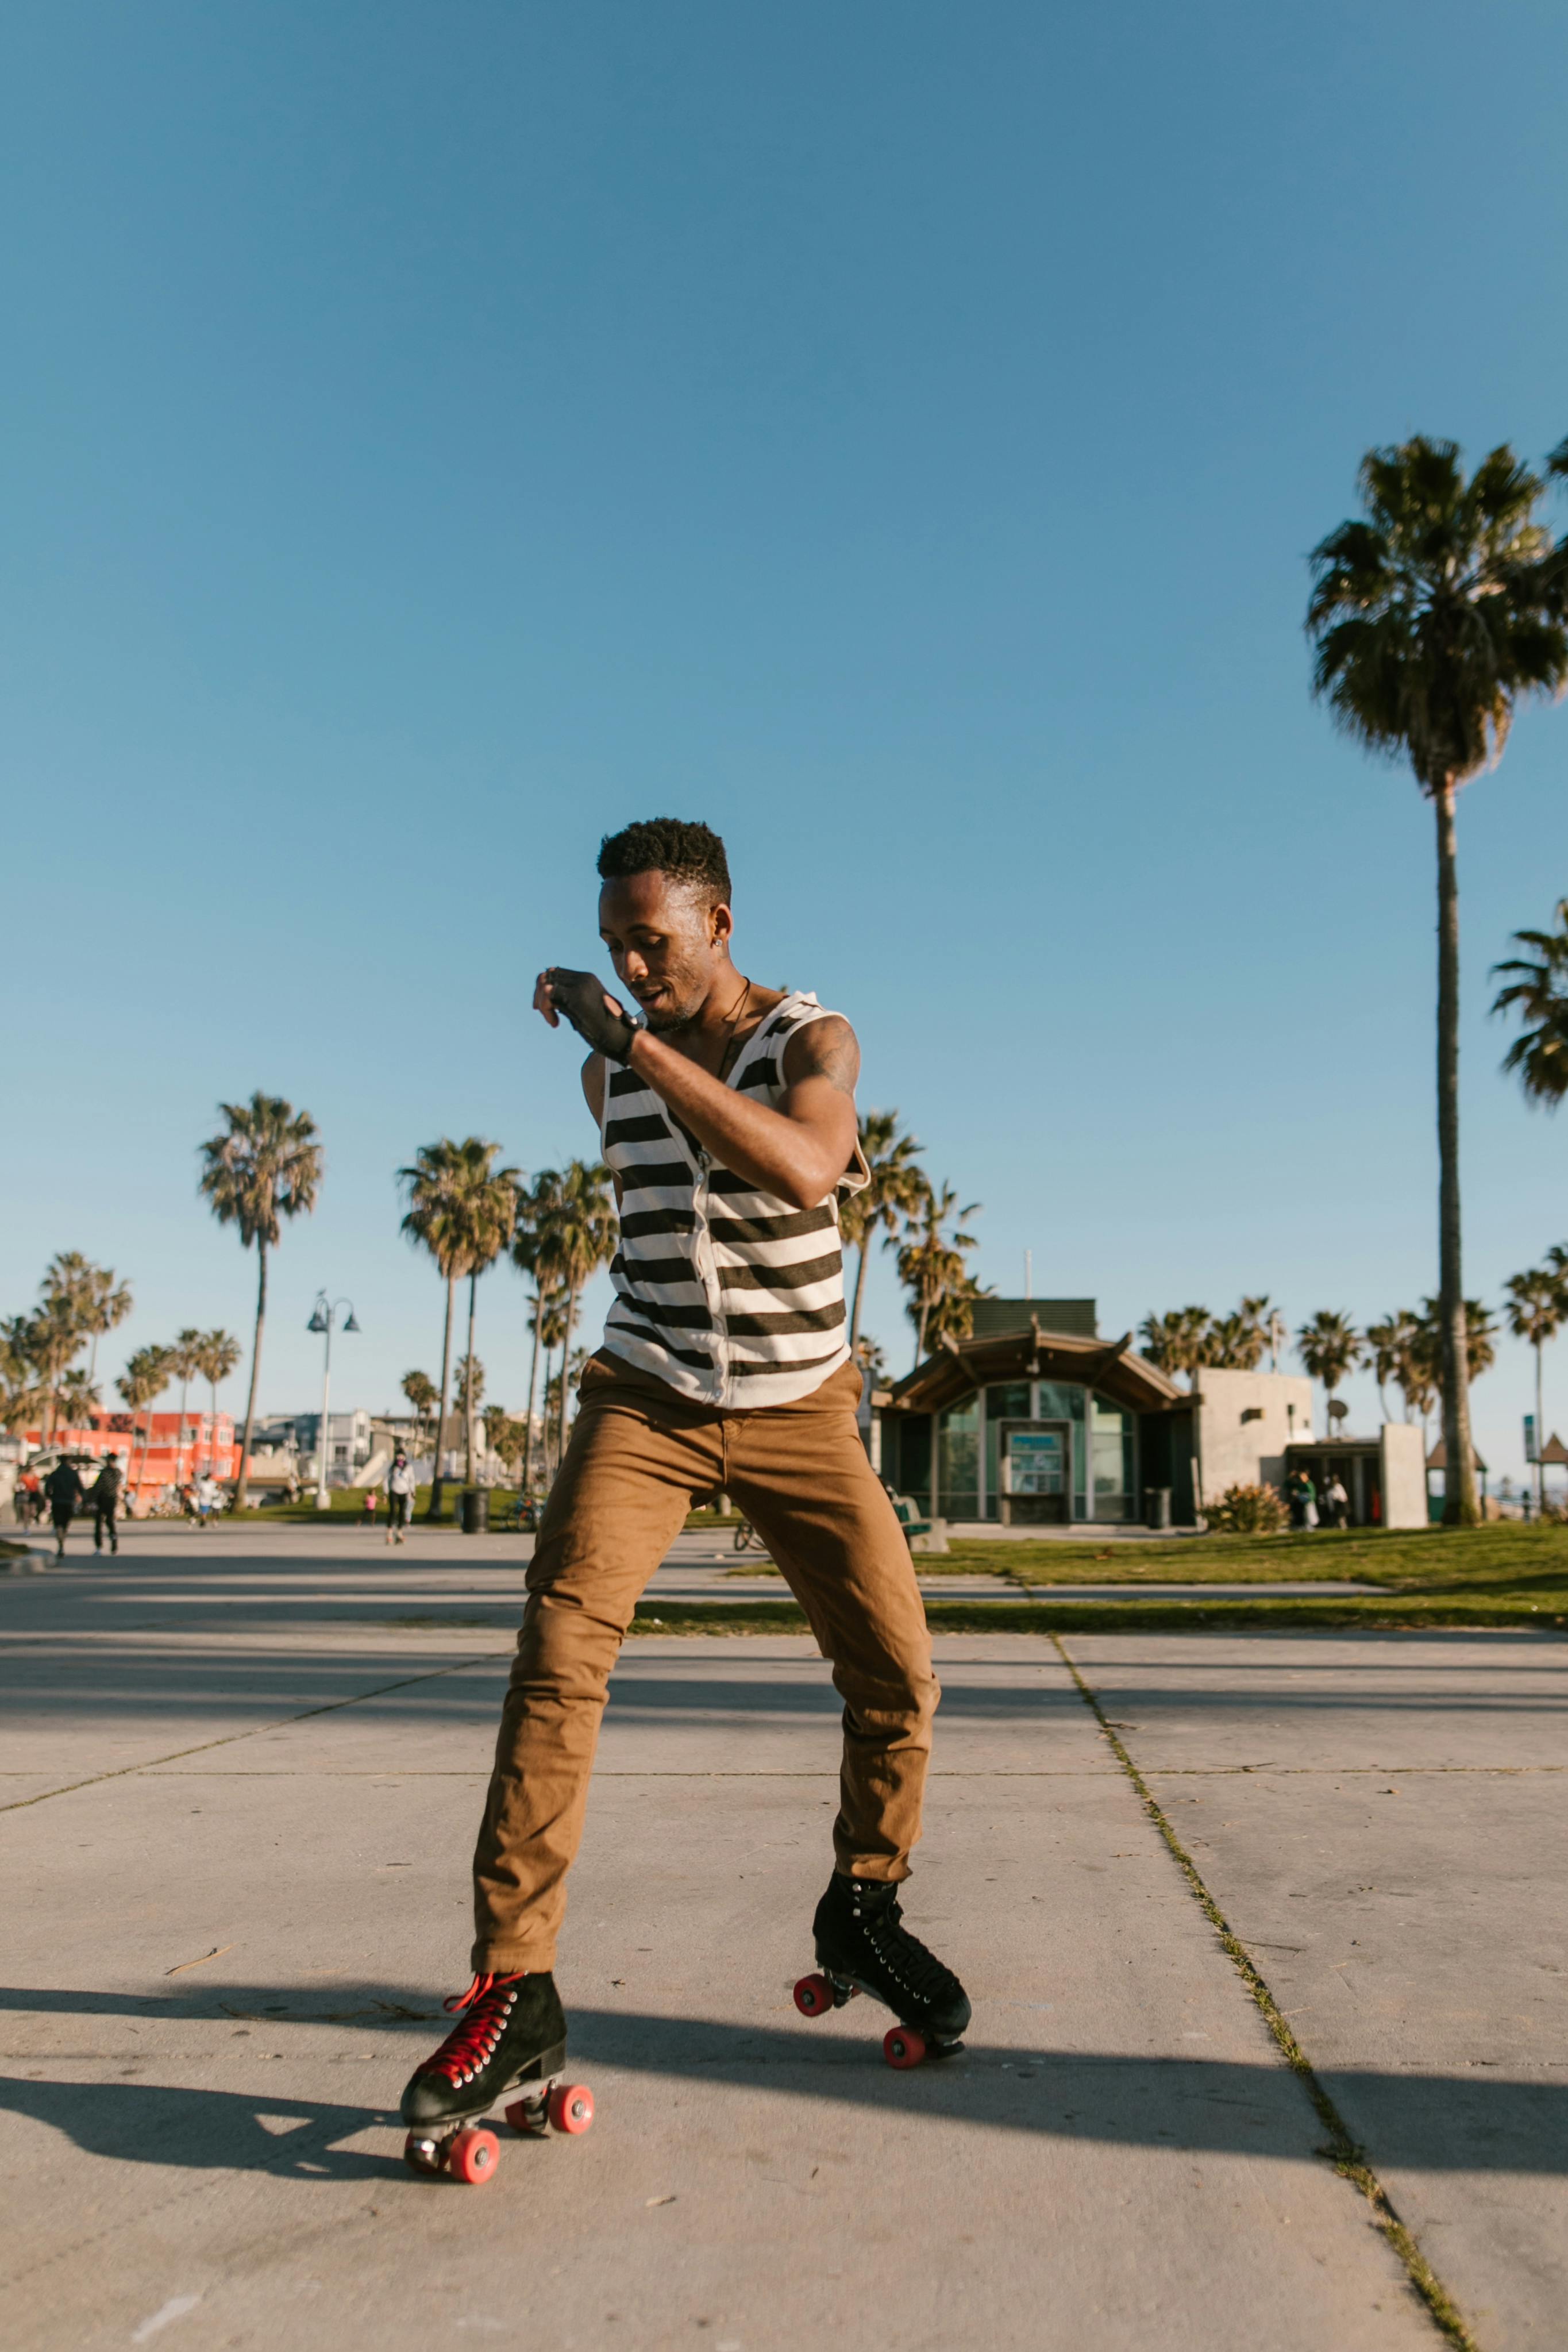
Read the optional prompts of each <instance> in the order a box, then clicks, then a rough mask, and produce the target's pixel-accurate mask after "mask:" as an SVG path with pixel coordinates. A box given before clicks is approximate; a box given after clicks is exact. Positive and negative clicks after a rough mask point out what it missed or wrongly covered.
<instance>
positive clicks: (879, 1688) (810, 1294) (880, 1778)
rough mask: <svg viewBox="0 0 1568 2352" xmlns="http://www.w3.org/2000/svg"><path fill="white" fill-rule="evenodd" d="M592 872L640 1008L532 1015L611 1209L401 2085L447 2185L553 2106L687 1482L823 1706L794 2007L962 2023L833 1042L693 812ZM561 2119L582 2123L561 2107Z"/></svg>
mask: <svg viewBox="0 0 1568 2352" xmlns="http://www.w3.org/2000/svg"><path fill="white" fill-rule="evenodd" d="M599 872H600V875H601V878H602V883H603V887H602V889H601V893H600V901H599V920H600V936H601V940H603V942H604V945H605V948H606V949H607V950H608V952H609V956H610V961H611V962H612V966H613V968H614V971H615V974H616V977H617V980H618V981H619V982H620V983H621V985H622V988H623V989H624V990H625V991H626V992H627V994H628V995H629V996H630V997H632V998H633V999H634V1000H635V1002H636V1005H637V1007H638V1013H637V1015H635V1016H634V1015H632V1014H631V1013H628V1012H627V1011H626V1009H625V1007H624V1006H623V1005H622V1003H619V1002H618V1001H617V1000H616V999H615V998H614V997H612V996H611V995H609V994H608V993H607V992H606V991H605V989H604V988H603V987H602V986H601V983H600V982H599V981H598V980H596V979H595V978H594V977H593V976H592V974H591V973H589V972H582V971H569V970H566V969H564V968H561V967H552V968H551V969H550V970H549V971H545V972H543V973H541V974H540V976H539V981H538V987H537V988H536V990H535V994H534V1003H535V1006H536V1008H537V1010H538V1012H540V1013H543V1015H544V1017H545V1019H546V1020H547V1021H548V1022H549V1024H550V1026H551V1027H552V1028H556V1027H559V1024H560V1022H561V1021H562V1019H564V1020H566V1021H567V1022H569V1023H570V1025H571V1026H572V1027H573V1028H574V1029H575V1030H576V1031H577V1032H578V1034H579V1035H580V1036H581V1037H582V1039H583V1040H584V1042H585V1043H586V1044H587V1045H588V1046H589V1047H590V1049H591V1050H590V1054H589V1058H588V1060H587V1062H586V1063H585V1065H584V1066H583V1072H582V1086H583V1093H584V1095H585V1096H586V1097H587V1100H588V1105H589V1108H590V1109H591V1111H592V1113H593V1115H594V1118H595V1119H596V1121H597V1122H598V1125H599V1128H600V1131H601V1142H602V1150H603V1155H604V1159H605V1160H606V1162H607V1163H608V1165H609V1167H610V1169H611V1171H612V1174H613V1177H614V1181H615V1192H616V1199H617V1202H618V1204H619V1207H620V1212H621V1244H622V1245H621V1248H620V1250H619V1252H618V1253H617V1255H616V1257H615V1261H614V1264H613V1265H612V1268H611V1277H612V1282H613V1284H614V1288H615V1299H614V1303H613V1305H612V1307H611V1310H610V1314H609V1317H608V1318H607V1321H606V1324H605V1331H604V1341H603V1345H602V1347H601V1349H600V1350H599V1352H598V1353H597V1354H596V1355H595V1356H593V1357H591V1359H590V1360H589V1362H588V1364H587V1366H586V1368H585V1370H584V1372H583V1375H582V1381H581V1386H580V1404H579V1412H578V1417H577V1421H576V1423H575V1426H574V1428H573V1430H572V1434H571V1440H570V1444H569V1446H568V1448H567V1452H566V1457H565V1460H564V1461H563V1462H562V1464H561V1466H560V1470H559V1474H558V1475H557V1477H556V1480H555V1484H554V1486H552V1487H551V1489H550V1493H549V1501H548V1503H547V1504H546V1507H545V1510H544V1514H543V1517H542V1519H541V1522H540V1526H539V1533H538V1543H537V1545H536V1548H535V1551H534V1557H533V1559H532V1562H531V1563H530V1565H529V1568H528V1578H527V1583H528V1605H527V1608H526V1610H525V1612H524V1617H523V1625H522V1631H521V1633H519V1635H518V1639H517V1659H516V1662H515V1664H514V1665H513V1668H512V1674H511V1679H510V1684H509V1687H508V1689H507V1698H506V1702H505V1705H504V1707H503V1710H502V1717H501V1729H500V1736H499V1738H498V1740H497V1750H496V1765H495V1770H494V1772H493V1774H492V1776H491V1780H490V1789H489V1794H488V1797H487V1799H486V1807H485V1813H484V1819H483V1821H482V1822H481V1825H480V1831H479V1839H478V1844H477V1847H476V1853H475V1857H474V1904H475V1926H476V1936H475V1943H474V1948H473V1955H472V1958H473V1968H474V1971H475V1974H474V1980H473V1983H472V1984H471V1985H470V1987H469V1989H468V1990H467V1992H466V1993H465V1994H463V1995H461V1996H459V1997H458V1998H457V1999H455V2000H454V2001H453V2002H451V2003H449V2004H448V2005H449V2007H451V2008H453V2009H455V2010H456V2011H460V2012H461V2017H462V2021H461V2022H460V2023H459V2025H458V2026H457V2027H456V2028H455V2031H454V2032H452V2033H451V2034H450V2035H449V2036H448V2037H447V2039H446V2041H445V2042H443V2043H442V2045H441V2047H440V2049H438V2050H437V2051H435V2052H434V2053H433V2054H432V2056H431V2057H430V2058H428V2059H427V2060H426V2061H425V2062H424V2063H423V2065H422V2066H420V2067H419V2068H418V2069H417V2070H416V2072H415V2074H414V2075H413V2079H412V2081H411V2082H410V2083H409V2085H408V2088H407V2089H406V2091H405V2092H404V2094H403V2101H402V2112H403V2118H404V2121H405V2122H406V2123H407V2124H409V2125H410V2126H411V2127H412V2128H411V2136H410V2158H411V2161H413V2162H415V2163H416V2164H422V2165H424V2166H426V2167H429V2166H433V2165H436V2164H439V2163H440V2162H442V2161H444V2160H445V2161H448V2162H450V2163H451V2165H452V2168H454V2169H455V2170H458V2171H460V2172H463V2173H464V2177H465V2178H482V2177H483V2173H484V2169H485V2168H486V2167H487V2165H488V2164H489V2163H490V2162H493V2160H494V2147H495V2143H494V2140H493V2138H492V2137H491V2136H490V2135H489V2134H487V2133H482V2132H481V2133H475V2132H472V2131H468V2132H459V2133H458V2134H457V2136H456V2137H455V2138H453V2137H451V2135H452V2134H453V2131H454V2127H455V2126H456V2125H458V2124H461V2123H463V2122H464V2121H465V2120H467V2119H470V2118H473V2117H476V2116H483V2115H485V2114H486V2113H487V2112H488V2111H489V2109H490V2108H491V2107H492V2106H493V2105H495V2104H496V2103H497V2100H499V2099H500V2098H501V2097H502V2096H503V2095H505V2094H506V2093H507V2091H509V2090H510V2089H511V2088H512V2087H513V2086H514V2085H515V2084H525V2085H527V2084H534V2085H535V2086H536V2088H535V2090H534V2091H533V2092H532V2093H531V2094H529V2095H528V2096H527V2097H526V2098H525V2099H524V2101H523V2102H521V2103H520V2105H519V2106H518V2107H517V2109H508V2110H507V2113H508V2116H509V2117H510V2118H511V2119H512V2120H514V2121H517V2123H518V2125H519V2127H521V2128H528V2127H538V2124H539V2121H540V2119H541V2117H542V2116H544V2115H545V2114H546V2113H547V2112H549V2114H550V2116H551V2119H552V2120H557V2119H558V2118H556V2117H555V2116H554V2114H553V2110H552V2109H550V2108H549V2102H548V2100H547V2096H546V2095H545V2094H544V2093H543V2092H542V2091H541V2090H540V2089H538V2085H542V2084H545V2083H546V2081H547V2080H548V2078H549V2076H551V2075H552V2074H555V2073H556V2072H557V2071H558V2070H559V2067H560V2065H561V2064H562V2063H563V2061H564V2055H565V2040H566V2021H565V2018H564V2016H563V2014H562V2011H561V2007H560V2003H559V1999H558V1997H557V1994H556V1990H555V1983H554V1979H553V1977H552V1976H551V1974H550V1970H551V1969H552V1967H553V1965H554V1959H555V1945H556V1937H557V1935H558V1932H559V1927H560V1923H561V1917H562V1915H563V1913H564V1910H565V1907H566V1874H567V1872H568V1869H569V1868H570V1864H571V1861H572V1858H573V1856H574V1854H575V1853H576V1851H577V1846H578V1843H579V1840H580V1835H581V1830H582V1821H583V1814H584V1810H585V1807H586V1803H587V1796H588V1782H589V1776H590V1773H591V1769H592V1762H593V1751H594V1747H595V1743H596V1741H597V1738H598V1733H599V1723H600V1717H601V1714H602V1712H603V1708H604V1700H605V1691H606V1685H607V1683H608V1680H609V1675H610V1672H611V1669H612V1666H613V1664H614V1662H615V1658H616V1655H617V1653H618V1652H619V1650H620V1646H621V1643H622V1638H623V1636H624V1634H625V1633H626V1629H627V1627H628V1625H629V1624H630V1623H631V1621H632V1612H633V1611H634V1609H635V1606H636V1602H637V1600H638V1598H639V1596H640V1594H641V1593H642V1591H643V1587H644V1585H645V1584H646V1583H647V1581H648V1579H649V1578H650V1577H651V1576H652V1574H653V1570H654V1569H655V1568H656V1567H657V1566H658V1564H659V1562H660V1560H661V1559H663V1558H664V1553H665V1552H666V1551H667V1550H668V1549H669V1546H670V1544H671V1542H672V1540H673V1539H674V1536H675V1535H676V1534H677V1533H678V1531H679V1529H680V1528H681V1527H682V1526H683V1525H684V1523H685V1516H686V1513H687V1510H688V1509H689V1507H690V1505H691V1500H692V1497H693V1496H695V1495H699V1494H706V1493H711V1492H712V1491H713V1490H714V1489H715V1488H723V1489H724V1490H725V1491H726V1492H727V1493H728V1494H729V1495H731V1496H733V1497H734V1499H735V1501H736V1502H737V1505H738V1507H739V1508H740V1509H741V1510H742V1511H743V1512H744V1513H745V1515H746V1517H747V1518H748V1519H749V1520H750V1521H751V1523H752V1525H753V1526H754V1527H755V1528H757V1530H758V1534H759V1535H760V1536H761V1537H762V1538H763V1540H764V1542H765V1543H766V1544H767V1546H768V1550H769V1551H770V1552H771V1554H772V1556H773V1559H775V1561H776V1562H777V1563H778V1566H779V1569H780V1570H781V1571H782V1573H783V1574H784V1576H785V1578H786V1579H787V1580H788V1581H789V1586H790V1589H791V1591H793V1592H794V1594H795V1596H796V1598H797V1599H798V1600H799V1601H800V1605H801V1607H802V1608H803V1609H804V1611H805V1612H806V1615H807V1617H808V1619H809V1621H810V1626H811V1630H812V1632H813V1633H814V1634H815V1635H816V1637H817V1641H818V1643H819V1645H820V1646H821V1651H822V1654H823V1655H824V1656H825V1657H826V1658H827V1659H828V1660H829V1661H830V1662H831V1666H832V1672H833V1681H834V1684H835V1686H836V1687H837V1689H838V1690H839V1692H840V1694H841V1696H842V1698H843V1701H844V1716H843V1731H844V1741H843V1760H842V1768H841V1776H840V1810H839V1813H838V1817H837V1820H836V1821H835V1822H834V1825H833V1850H834V1865H835V1866H834V1870H833V1874H832V1877H831V1882H830V1884H829V1886H828V1890H827V1892H826V1894H825V1895H823V1896H822V1899H821V1903H820V1904H819V1905H818V1906H817V1911H816V1916H815V1919H814V1921H813V1935H814V1940H815V1946H816V1956H817V1961H818V1965H819V1968H820V1969H821V1971H822V1973H821V1975H820V1976H813V1977H810V1978H808V1979H804V1980H803V1981H802V1983H801V1985H800V1987H799V1988H798V1989H797V2001H798V2003H799V2005H800V2008H801V2009H802V2010H803V2011H805V2012H806V2013H807V2014H811V2013H812V2012H813V2011H815V2010H816V2009H818V2008H821V2007H826V2006H828V2005H829V2004H830V2003H831V2002H839V2001H842V2000H847V1999H848V1998H849V1997H850V1995H851V1993H852V1992H854V1991H864V1992H868V1993H870V1994H872V1995H873V1996H874V1997H875V1998H876V1999H877V2000H881V2001H883V2002H884V2003H885V2004H886V2005H887V2007H888V2008H889V2009H891V2010H892V2011H893V2012H894V2018H895V2019H896V2021H897V2025H896V2027H895V2031H894V2033H892V2034H890V2035H889V2036H888V2040H887V2044H886V2047H887V2052H888V2055H889V2057H890V2058H891V2059H892V2061H893V2063H895V2064H908V2063H913V2062H914V2060H915V2059H916V2058H918V2057H919V2056H921V2055H925V2054H931V2055H938V2054H944V2053H946V2052H947V2051H949V2050H951V2049H952V2048H954V2047H955V2046H956V2043H957V2040H958V2037H959V2036H960V2035H961V2034H962V2032H964V2029H965V2027H966V2026H967V2023H968V2020H969V2003H968V2000H967V1997H966V1995H965V1992H964V1989H963V1987H962V1986H961V1985H960V1983H959V1982H958V1979H956V1977H955V1976H954V1975H953V1973H952V1971H951V1970H950V1969H946V1967H944V1966H943V1964H942V1963H941V1962H940V1961H939V1960H937V1959H936V1958H934V1956H933V1955H932V1954H931V1953H930V1952H928V1951H927V1950H926V1948H925V1946H924V1945H923V1944H921V1943H919V1942H918V1941H917V1940H916V1939H915V1937H913V1936H912V1935H911V1934H910V1933H909V1931H908V1930H907V1928H905V1927H904V1924H903V1921H902V1918H901V1916H900V1911H899V1904H898V1895H897V1889H898V1886H899V1884H900V1882H901V1881H902V1880H903V1879H904V1878H905V1877H907V1875H908V1873H909V1853H910V1849H911V1848H912V1847H913V1845H914V1844H915V1841H916V1839H917V1838H918V1836H919V1834H920V1812H921V1801H922V1795H923V1791H924V1787H925V1771H926V1765H927V1761H928V1759H929V1755H930V1747H931V1720H932V1717H933V1715H934V1713H935V1711H936V1701H937V1696H938V1693H937V1686H936V1679H935V1676H934V1675H933V1673H932V1669H931V1651H930V1641H929V1637H928V1635H927V1632H926V1626H925V1612H924V1610H923V1608H922V1606H921V1601H920V1594H919V1591H918V1588H917V1586H916V1583H915V1573H914V1570H913V1567H912V1565H911V1562H910V1558H909V1551H908V1547H907V1545H906V1544H905V1542H904V1536H903V1533H902V1530H901V1529H900V1528H899V1525H898V1521H897V1518H896V1517H895V1516H894V1510H893V1507H892V1505H891V1504H890V1502H889V1501H888V1498H887V1496H886V1495H885V1494H884V1492H883V1488H882V1486H881V1485H880V1483H879V1482H878V1480H877V1477H876V1475H875V1473H874V1472H873V1469H872V1467H871V1465H870V1463H869V1462H868V1460H867V1458H866V1454H865V1449H864V1447H863V1446H862V1444H861V1440H860V1434H859V1429H858V1426H857V1423H856V1420H855V1406H856V1403H857V1402H858V1399H859V1395H860V1387H861V1381H860V1375H859V1373H858V1372H857V1371H856V1370H855V1369H854V1366H853V1365H852V1362H851V1360H850V1352H849V1348H848V1345H847V1343H846V1339H845V1316H844V1295H843V1265H842V1256H841V1247H840V1241H839V1205H838V1204H839V1200H840V1197H841V1194H843V1193H846V1192H853V1191H855V1190H857V1189H858V1188H859V1187H860V1186H861V1185H862V1184H863V1183H864V1181H865V1169H864V1162H863V1161H862V1158H861V1154H860V1149H859V1141H858V1132H857V1126H856V1118H855V1104H854V1086H855V1079H856V1076H857V1075H858V1072H859V1064H860V1054H859V1048H858V1046H857V1045H856V1043H855V1037H854V1033H853V1031H852V1029H851V1027H850V1025H849V1024H848V1022H847V1021H845V1020H844V1019H843V1018H842V1017H841V1015H840V1014H838V1013H830V1012H827V1011H825V1010H824V1009H823V1007H822V1006H821V1005H820V1004H819V1003H817V1000H816V998H815V997H814V996H810V995H805V994H802V993H800V992H798V991H790V992H784V991H781V990H779V989H771V988H762V987H759V986H758V985H757V983H756V982H752V981H750V980H747V978H746V977H745V975H744V974H742V973H741V972H739V971H737V969H736V967H735V964H734V963H733V961H731V956H730V939H731V934H732V930H733V920H732V917H731V913H730V904H729V901H730V880H729V870H728V866H727V861H726V857H725V852H724V845H723V843H722V842H721V841H720V840H719V838H718V836H717V835H716V834H714V833H711V832H710V831H709V830H708V828H707V827H706V825H702V824H683V823H680V822H678V821H676V820H674V819H673V818H661V819H659V820H657V821H655V822H653V823H652V824H633V825H629V826H628V827H627V828H626V830H625V831H624V832H623V833H620V834H616V835H613V836H612V837H611V838H609V839H607V840H606V841H605V842H604V844H603V845H602V847H601V852H600V856H599ZM554 2096H555V2097H556V2098H557V2099H558V2100H559V2098H560V2097H561V2096H563V2094H560V2093H559V2092H558V2093H557V2094H555V2095H554ZM565 2096H567V2097H569V2098H570V2097H576V2098H577V2099H579V2100H580V2101H581V2100H584V2099H586V2096H587V2095H586V2094H585V2093H582V2092H571V2093H569V2094H565ZM524 2109H526V2110H527V2112H526V2113H525V2112H524ZM587 2114H588V2116H591V2102H589V2103H588V2106H587ZM559 2120H563V2121H564V2127H565V2128H568V2129H572V2128H577V2129H582V2128H586V2124H585V2123H584V2121H583V2120H582V2118H581V2111H580V2110H579V2113H578V2116H577V2120H576V2121H575V2122H574V2121H573V2120H572V2117H571V2116H570V2115H563V2117H562V2118H559ZM479 2141H487V2142H488V2143H489V2152H488V2154H486V2151H485V2150H484V2149H478V2150H477V2151H476V2147H475V2146H474V2145H473V2144H475V2143H477V2142H479ZM450 2149H456V2150H457V2154H456V2156H455V2157H453V2156H450V2155H446V2156H444V2153H443V2151H444V2150H450ZM479 2158H484V2162H483V2164H481V2165H480V2168H479V2169H478V2170H474V2169H473V2166H474V2165H475V2164H476V2162H478V2160H479ZM465 2167H466V2168H467V2169H465Z"/></svg>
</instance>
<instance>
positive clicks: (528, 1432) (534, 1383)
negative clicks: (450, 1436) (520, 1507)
mask: <svg viewBox="0 0 1568 2352" xmlns="http://www.w3.org/2000/svg"><path fill="white" fill-rule="evenodd" d="M544 1318H545V1302H544V1293H543V1292H542V1290H539V1289H537V1288H536V1290H535V1292H534V1353H533V1360H532V1362H531V1363H530V1364H529V1366H528V1419H527V1421H526V1422H525V1423H524V1424H523V1496H524V1499H525V1500H526V1499H527V1497H528V1495H529V1494H530V1493H531V1492H532V1490H533V1483H534V1398H535V1396H536V1395H537V1393H538V1377H539V1326H540V1324H541V1323H542V1322H543V1321H544Z"/></svg>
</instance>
